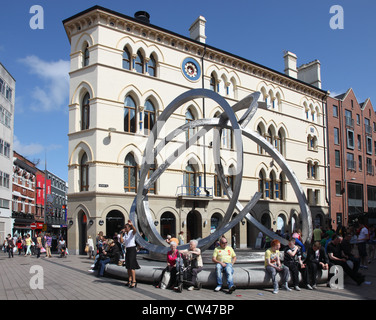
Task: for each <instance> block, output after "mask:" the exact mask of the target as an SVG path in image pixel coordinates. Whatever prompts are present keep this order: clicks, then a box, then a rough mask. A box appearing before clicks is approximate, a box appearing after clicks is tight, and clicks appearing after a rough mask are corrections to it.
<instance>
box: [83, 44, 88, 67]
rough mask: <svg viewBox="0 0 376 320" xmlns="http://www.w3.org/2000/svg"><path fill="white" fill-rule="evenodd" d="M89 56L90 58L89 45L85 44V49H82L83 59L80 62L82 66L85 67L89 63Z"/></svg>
mask: <svg viewBox="0 0 376 320" xmlns="http://www.w3.org/2000/svg"><path fill="white" fill-rule="evenodd" d="M89 58H90V53H89V45H88V44H86V46H85V50H84V59H83V63H82V66H83V67H86V66H88V65H89Z"/></svg>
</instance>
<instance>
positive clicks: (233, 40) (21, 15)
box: [0, 0, 376, 180]
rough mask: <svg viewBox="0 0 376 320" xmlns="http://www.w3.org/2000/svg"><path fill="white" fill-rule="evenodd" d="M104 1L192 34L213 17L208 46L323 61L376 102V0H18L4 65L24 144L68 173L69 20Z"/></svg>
mask: <svg viewBox="0 0 376 320" xmlns="http://www.w3.org/2000/svg"><path fill="white" fill-rule="evenodd" d="M33 5H40V6H41V7H42V8H43V11H44V29H36V30H33V29H32V28H31V27H30V20H31V19H32V18H33V16H34V14H33V13H30V8H31V7H32V6H33ZM94 5H100V6H103V7H106V8H108V9H111V10H114V11H117V12H120V13H123V14H126V15H128V16H133V15H134V13H135V12H136V11H139V10H145V11H148V12H149V13H150V16H151V23H152V24H154V25H157V26H159V27H162V28H165V29H168V30H171V31H174V32H176V33H178V34H181V35H184V36H189V31H188V29H189V27H190V25H191V24H192V22H193V21H194V20H195V19H196V18H197V17H198V16H199V15H202V16H204V17H205V18H206V20H207V23H206V36H207V44H209V45H211V46H213V47H216V48H218V49H221V50H224V51H228V52H230V53H233V54H236V55H238V56H241V57H243V58H246V59H248V60H251V61H254V62H257V63H259V64H262V65H265V66H267V67H269V68H272V69H275V70H277V71H280V72H283V69H284V62H283V51H284V50H288V51H292V52H294V53H295V54H296V55H297V56H298V65H301V64H304V63H307V62H310V61H312V60H315V59H318V60H320V62H321V77H322V88H323V89H324V90H329V91H331V92H332V93H336V94H340V93H343V92H345V91H346V90H347V89H348V88H350V87H351V88H353V89H354V91H355V94H356V96H357V99H358V100H359V102H363V101H364V100H365V99H367V98H368V97H369V98H371V101H372V103H373V104H374V106H376V91H375V89H376V88H375V81H374V77H373V75H374V74H376V72H375V71H376V10H375V9H376V2H375V1H374V0H358V1H353V0H342V1H341V0H319V1H313V0H310V1H306V0H285V1H280V0H268V1H252V0H232V1H227V0H226V1H225V0H216V1H212V0H206V1H203V0H199V1H198V0H190V1H180V0H174V1H172V0H159V1H151V0H144V1H142V2H141V3H140V2H135V1H133V2H132V1H121V0H106V1H104V0H97V1H90V0H79V1H77V0H75V1H72V0H65V1H58V0H34V1H30V0H16V1H7V3H6V4H2V8H1V11H0V30H1V36H0V62H1V63H2V64H3V65H4V66H5V67H6V68H7V69H8V71H9V72H10V73H11V74H12V75H13V77H14V78H15V79H16V103H15V114H14V117H15V120H14V123H15V127H14V134H15V139H14V149H15V150H16V151H17V152H19V153H21V154H22V155H24V156H26V157H28V158H29V159H31V160H34V159H40V160H41V162H40V164H39V168H41V169H44V159H45V155H46V156H47V167H48V169H49V170H50V171H52V172H54V173H55V174H57V175H58V176H59V177H61V178H63V179H65V180H67V179H68V168H67V163H68V151H67V150H68V137H67V133H68V95H69V75H68V70H69V59H70V57H69V53H70V47H69V41H68V38H67V36H66V34H65V30H64V28H63V24H62V21H63V20H64V19H66V18H69V17H71V16H73V15H75V14H76V13H79V12H81V11H83V10H85V9H87V8H89V7H92V6H94ZM334 5H340V6H341V7H342V8H343V13H344V28H343V29H336V30H333V29H332V28H331V27H330V24H329V23H330V20H331V19H332V18H333V16H334V14H331V13H330V8H331V7H332V6H334Z"/></svg>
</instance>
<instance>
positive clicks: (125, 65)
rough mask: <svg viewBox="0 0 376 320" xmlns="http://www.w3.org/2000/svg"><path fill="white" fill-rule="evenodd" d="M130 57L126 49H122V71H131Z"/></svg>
mask: <svg viewBox="0 0 376 320" xmlns="http://www.w3.org/2000/svg"><path fill="white" fill-rule="evenodd" d="M131 65H132V64H131V55H130V53H129V50H128V48H127V47H124V51H123V69H127V70H130V69H131Z"/></svg>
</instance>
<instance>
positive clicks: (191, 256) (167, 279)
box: [90, 220, 376, 294]
mask: <svg viewBox="0 0 376 320" xmlns="http://www.w3.org/2000/svg"><path fill="white" fill-rule="evenodd" d="M135 235H136V229H135V227H134V226H133V224H132V222H131V221H130V220H129V221H128V223H127V224H126V225H125V227H124V229H122V230H121V231H120V233H119V234H118V235H116V236H115V237H114V238H113V239H107V240H106V239H104V238H103V236H102V235H99V236H98V237H97V239H96V246H97V253H96V254H95V255H94V256H95V263H94V265H93V269H92V270H91V271H94V270H98V276H103V273H104V269H105V265H106V264H108V263H114V264H119V260H120V256H121V255H122V254H123V255H124V256H125V263H124V265H125V267H126V268H127V270H128V283H127V285H128V286H129V287H130V288H134V287H136V286H137V281H136V270H137V269H139V268H140V266H139V264H138V262H137V249H136V248H137V246H136V242H135ZM354 236H356V241H355V242H354ZM178 238H179V239H178ZM178 238H175V237H173V236H168V237H167V239H166V242H167V243H168V245H169V247H170V250H169V251H168V253H167V255H166V264H167V265H166V267H165V268H164V269H163V271H162V274H161V276H160V278H159V281H158V283H157V284H156V287H158V288H163V289H164V288H169V289H177V287H178V283H179V280H180V279H179V278H178V276H177V275H178V273H179V272H180V271H181V270H180V269H179V268H181V267H182V263H183V261H184V266H185V267H186V269H185V270H187V274H186V275H187V277H186V279H185V280H184V283H185V284H186V286H187V287H188V290H189V291H191V290H194V289H199V288H200V287H201V286H200V283H199V282H198V274H199V273H200V272H201V271H202V269H203V260H202V255H201V250H200V249H199V248H198V247H197V245H198V242H197V240H190V242H189V248H188V249H185V250H178V249H177V247H178V245H181V244H184V238H183V234H182V233H181V234H179V236H178ZM266 244H267V246H266V248H265V249H266V251H265V259H264V267H265V272H266V274H267V275H269V277H270V278H271V281H272V284H273V293H274V294H276V293H278V292H279V281H278V280H277V274H279V275H280V281H281V287H282V288H283V289H285V290H287V291H291V290H292V289H291V288H289V280H290V279H291V283H292V285H293V288H294V289H295V290H297V291H300V290H301V288H300V285H301V283H302V284H303V286H304V287H305V288H306V289H308V290H314V289H316V287H317V277H318V273H319V272H320V271H323V270H326V271H327V272H328V285H330V279H331V277H332V276H333V275H334V273H331V271H330V270H331V267H332V266H334V265H338V266H340V267H342V269H343V271H344V272H345V273H346V274H348V275H349V277H350V278H351V279H353V280H354V281H355V282H356V283H357V284H358V285H360V284H361V283H363V282H364V279H365V277H364V275H362V274H361V273H360V272H359V269H362V268H363V269H366V268H367V263H370V262H371V261H372V260H373V259H374V258H375V257H374V255H375V245H376V238H375V228H374V227H370V228H368V227H366V226H365V225H364V224H363V223H362V222H360V224H359V228H358V229H354V228H340V229H339V230H337V232H335V231H334V230H331V229H330V230H328V231H323V230H322V229H321V228H320V227H319V226H316V228H315V229H314V230H313V238H312V241H311V242H310V245H309V246H308V247H307V248H306V247H305V244H303V240H302V237H301V232H300V230H296V231H294V232H293V233H292V234H291V236H290V238H289V239H288V245H286V246H282V244H281V243H280V241H278V240H276V239H274V240H271V241H270V243H268V241H267V242H266ZM355 245H356V247H357V249H358V250H357V252H358V254H359V257H358V256H356V255H354V253H353V252H354V246H355ZM367 246H368V248H367ZM90 247H91V249H90V250H93V248H94V245H93V243H91V244H90ZM367 249H368V252H369V253H370V254H369V255H368V260H367ZM282 252H283V254H282V255H281V253H282ZM212 262H213V263H214V264H215V274H216V283H217V285H216V287H215V289H214V291H215V292H218V291H221V290H222V288H223V286H224V283H223V282H224V281H223V274H225V275H226V279H227V287H228V291H227V292H228V293H232V292H234V291H235V290H236V286H235V284H234V279H233V274H234V264H235V263H236V253H235V251H234V248H233V247H232V246H231V245H230V244H229V243H228V242H227V239H226V237H225V236H222V237H221V238H220V239H218V241H217V242H216V243H215V248H214V251H213V254H212ZM300 275H301V280H302V281H300Z"/></svg>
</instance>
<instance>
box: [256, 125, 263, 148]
mask: <svg viewBox="0 0 376 320" xmlns="http://www.w3.org/2000/svg"><path fill="white" fill-rule="evenodd" d="M257 132H258V134H259V135H260V136H262V135H263V133H262V129H261V126H260V125H258V126H257ZM257 153H258V154H263V149H262V148H261V146H260V145H259V144H257Z"/></svg>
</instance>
